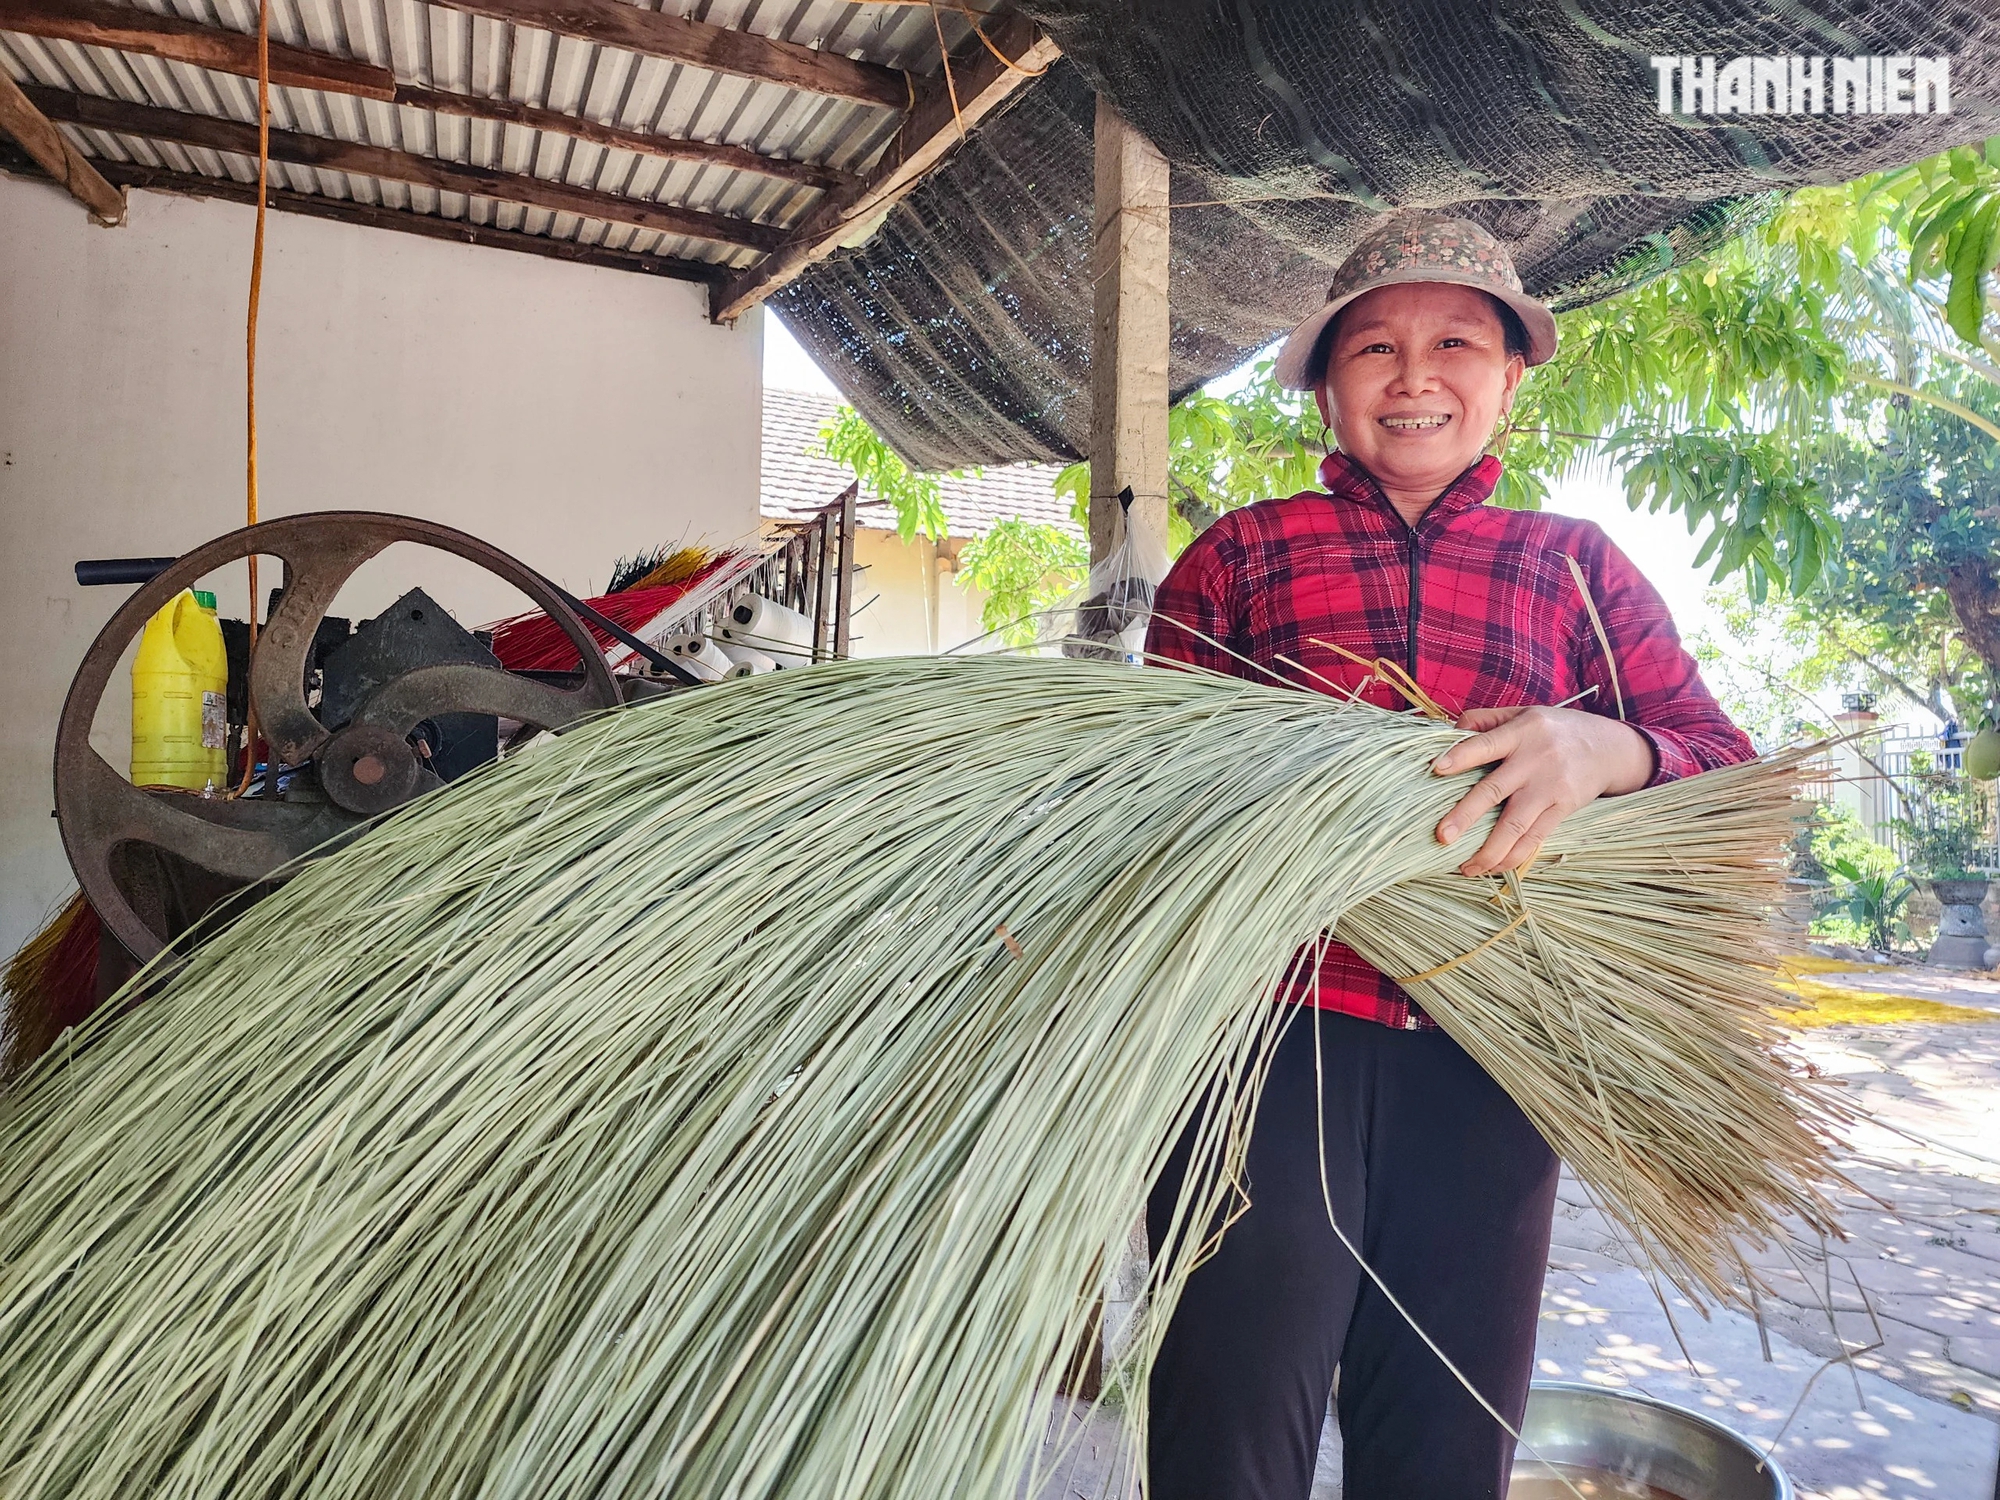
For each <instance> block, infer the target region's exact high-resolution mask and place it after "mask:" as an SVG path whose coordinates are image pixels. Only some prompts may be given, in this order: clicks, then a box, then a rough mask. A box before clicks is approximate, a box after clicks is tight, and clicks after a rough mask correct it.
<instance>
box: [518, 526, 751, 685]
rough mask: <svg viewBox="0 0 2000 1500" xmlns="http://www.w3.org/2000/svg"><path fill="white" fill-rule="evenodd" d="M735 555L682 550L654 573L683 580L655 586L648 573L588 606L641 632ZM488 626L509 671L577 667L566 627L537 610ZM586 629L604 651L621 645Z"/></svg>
mask: <svg viewBox="0 0 2000 1500" xmlns="http://www.w3.org/2000/svg"><path fill="white" fill-rule="evenodd" d="M732 556H734V554H733V553H727V552H723V553H708V552H704V551H702V550H701V549H700V548H698V547H683V548H682V549H681V550H680V551H678V552H676V553H674V554H673V555H672V556H670V557H668V558H667V559H665V560H664V561H663V562H661V563H659V564H658V565H657V566H656V567H655V569H654V572H663V571H672V570H688V569H691V571H683V573H682V576H681V577H679V578H677V579H673V580H671V581H666V582H660V583H654V582H651V581H650V580H651V575H650V574H649V575H648V576H647V578H645V579H642V580H641V581H640V583H639V584H638V585H636V586H634V587H632V588H627V589H621V590H619V591H618V592H617V593H612V594H600V595H598V596H597V597H596V598H594V599H587V600H585V601H584V602H585V603H586V604H588V605H589V606H590V607H591V608H592V609H594V610H596V611H597V612H598V613H599V614H601V615H603V616H604V617H605V618H606V619H607V620H610V621H613V622H614V623H616V624H617V625H618V626H620V627H621V628H622V629H625V630H630V631H639V630H642V629H643V628H644V627H646V626H647V625H650V624H651V623H652V622H653V621H654V620H657V619H658V618H659V617H660V616H661V615H662V614H663V613H665V612H666V611H667V610H669V609H671V608H673V606H674V605H675V604H676V603H678V602H679V601H680V600H681V599H682V598H683V597H684V596H685V595H686V594H687V593H688V592H689V591H690V590H691V589H693V588H694V586H695V585H696V584H698V583H700V582H701V581H702V580H703V579H705V578H707V577H708V576H709V575H710V574H712V573H714V572H715V570H716V569H717V568H720V567H721V566H722V565H723V564H724V563H726V562H728V561H729V560H730V558H731V557H732ZM486 628H487V629H488V630H490V631H492V632H493V654H494V655H495V656H497V657H499V658H500V665H501V666H503V667H505V668H506V669H507V670H508V671H510V672H563V671H569V670H572V669H574V668H575V667H576V665H577V658H576V647H575V646H573V645H571V644H570V639H569V637H568V636H566V635H564V634H563V632H562V627H561V626H559V625H557V624H556V622H555V621H554V620H552V619H550V618H549V617H548V616H547V615H545V614H543V613H541V611H539V610H536V611H534V612H532V613H529V614H525V615H516V616H514V617H513V618H512V619H509V620H502V621H500V622H499V623H497V624H494V625H489V626H487V627H486ZM587 628H588V629H589V631H590V633H591V636H592V637H593V638H594V639H595V640H596V641H597V644H598V646H599V648H600V649H603V650H607V651H608V650H610V649H611V648H612V647H613V646H615V645H616V644H617V642H616V641H614V640H613V639H612V638H611V635H610V634H609V633H608V632H607V631H604V630H602V629H600V628H598V627H597V626H596V625H588V626H587Z"/></svg>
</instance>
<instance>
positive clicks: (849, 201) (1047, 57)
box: [709, 15, 1062, 323]
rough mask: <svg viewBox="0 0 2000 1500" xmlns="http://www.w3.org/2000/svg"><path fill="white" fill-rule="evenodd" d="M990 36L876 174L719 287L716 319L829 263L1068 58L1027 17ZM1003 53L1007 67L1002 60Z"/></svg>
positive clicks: (917, 115)
mask: <svg viewBox="0 0 2000 1500" xmlns="http://www.w3.org/2000/svg"><path fill="white" fill-rule="evenodd" d="M987 37H988V41H989V42H990V44H991V48H992V50H989V49H988V48H987V47H985V46H982V47H981V48H980V49H979V51H978V52H977V53H976V54H975V55H974V56H973V57H972V59H971V60H970V62H969V63H967V62H955V63H954V64H953V66H952V75H951V77H952V85H953V88H952V89H951V90H947V89H943V88H939V89H937V90H935V91H934V92H932V93H930V94H928V95H926V96H925V98H924V99H923V101H922V102H921V103H919V104H918V106H917V108H916V109H915V110H914V111H912V112H911V114H910V116H909V118H908V119H906V120H904V121H903V126H902V129H900V130H898V131H897V132H896V134H895V137H894V138H893V139H892V140H891V141H890V142H889V145H888V147H887V149H886V150H885V151H884V152H883V153H882V159H881V161H880V162H879V163H878V164H877V165H876V167H875V170H874V171H872V172H870V173H869V174H868V176H867V177H866V178H865V179H863V180H862V181H861V182H859V183H857V184H855V185H854V186H853V187H850V188H847V189H844V190H841V191H837V192H832V193H828V194H827V195H826V196H825V197H824V198H822V199H820V201H819V202H818V203H817V204H815V205H814V207H813V209H812V211H811V212H810V213H809V214H807V215H806V218H805V221H804V222H803V223H801V224H800V225H799V226H798V227H797V228H796V229H794V230H792V231H790V232H789V233H788V234H787V235H786V236H785V239H784V243H783V244H782V245H780V246H779V247H778V248H777V249H775V250H773V251H772V252H771V253H770V254H769V255H767V256H766V257H765V258H764V259H763V260H761V261H759V262H758V263H757V264H756V265H754V266H752V267H750V269H749V270H747V271H744V272H742V273H740V274H739V275H737V276H735V277H733V278H731V279H730V280H729V281H727V282H726V283H723V284H720V285H718V286H717V287H716V289H715V293H714V296H713V297H712V299H711V303H710V308H709V316H710V317H712V318H713V319H715V321H716V322H718V323H724V322H728V321H729V320H730V319H732V318H736V317H738V316H740V315H741V314H743V313H744V312H746V311H747V310H749V309H750V308H752V307H755V306H756V305H757V304H758V303H759V302H762V301H763V300H764V299H765V298H766V297H768V296H770V295H771V293H773V292H775V291H777V290H778V289H779V288H780V287H782V286H784V285H786V284H787V283H788V282H790V281H792V280H793V279H794V278H796V277H797V276H798V275H799V274H800V273H801V272H803V271H804V270H805V269H806V268H807V267H808V266H811V265H813V264H815V263H817V262H818V261H821V260H824V259H825V258H826V257H827V256H828V255H830V254H832V253H833V251H834V250H835V249H837V248H838V247H839V246H840V244H841V242H842V241H843V240H845V239H847V238H848V237H850V236H851V235H852V234H853V233H854V229H855V226H856V225H858V224H863V223H866V222H867V221H869V220H870V219H873V218H877V217H879V216H880V215H883V214H886V213H887V212H888V211H889V209H891V208H892V207H894V206H895V204H896V203H897V202H898V201H900V200H901V199H902V198H903V197H904V195H906V194H907V193H908V192H909V191H910V190H911V189H912V188H914V187H915V186H916V185H917V184H918V183H919V182H921V181H923V179H924V178H925V177H926V176H927V175H929V173H930V172H932V171H933V170H934V169H936V168H937V167H938V166H939V165H940V164H941V163H942V162H943V161H944V159H945V158H946V157H947V156H948V155H950V154H951V151H952V148H953V147H955V146H956V145H957V144H958V143H959V141H960V140H961V139H962V132H965V131H970V130H972V129H974V128H975V127H976V126H977V125H978V124H979V122H980V121H981V120H983V119H985V118H986V117H987V116H988V115H990V114H992V113H993V111H994V110H996V109H998V108H999V107H1000V106H1001V105H1002V104H1004V103H1006V102H1007V100H1008V99H1009V98H1011V97H1012V96H1013V94H1014V91H1015V90H1016V89H1019V88H1020V87H1022V86H1023V85H1024V84H1028V83H1032V82H1033V81H1034V79H1035V77H1037V76H1038V75H1040V74H1041V73H1042V72H1043V71H1045V70H1046V69H1047V68H1048V66H1049V64H1051V63H1053V62H1054V61H1055V60H1056V59H1057V58H1058V57H1060V56H1062V51H1061V49H1060V48H1058V47H1057V46H1056V44H1055V43H1054V42H1053V41H1051V40H1050V39H1049V38H1047V37H1045V36H1043V35H1041V34H1040V33H1039V32H1038V31H1037V30H1036V29H1035V26H1034V23H1033V22H1031V21H1029V20H1028V19H1027V18H1026V17H1025V16H1019V15H1016V16H1013V17H1011V18H1010V19H1008V20H1007V21H1006V22H1004V23H1003V24H1002V25H1000V26H998V27H996V28H995V29H994V30H993V31H991V32H989V33H988V34H987ZM996 51H997V52H998V53H1000V54H1002V55H1003V56H1004V57H1005V58H1006V61H1004V62H1003V61H1002V60H1001V57H999V56H995V55H994V53H995V52H996ZM953 92H955V93H956V95H957V99H956V107H955V108H954V101H953V99H952V97H951V95H952V93H953Z"/></svg>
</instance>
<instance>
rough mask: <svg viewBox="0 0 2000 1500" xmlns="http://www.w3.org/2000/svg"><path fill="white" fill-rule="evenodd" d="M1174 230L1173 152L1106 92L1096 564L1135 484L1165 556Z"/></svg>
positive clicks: (1111, 542)
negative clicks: (1162, 149) (1170, 215)
mask: <svg viewBox="0 0 2000 1500" xmlns="http://www.w3.org/2000/svg"><path fill="white" fill-rule="evenodd" d="M1167 235H1168V226H1167V161H1166V158H1165V157H1163V156H1162V155H1160V153H1159V150H1158V148H1156V147H1155V146H1154V145H1153V143H1152V142H1151V141H1149V140H1147V139H1146V138H1145V137H1144V136H1142V135H1140V134H1139V132H1138V131H1136V130H1134V129H1133V128H1132V127H1131V126H1130V125H1128V124H1126V122H1125V121H1124V119H1123V118H1122V117H1121V116H1120V115H1119V114H1118V113H1117V112H1116V111H1115V110H1113V109H1112V108H1111V106H1110V105H1109V104H1107V103H1106V102H1105V101H1104V99H1103V98H1101V97H1100V98H1099V99H1098V101H1097V215H1096V230H1095V234H1094V237H1093V240H1092V245H1091V257H1090V264H1091V276H1092V279H1093V282H1094V284H1095V293H1096V295H1095V306H1094V311H1093V316H1092V319H1091V347H1090V398H1091V412H1090V556H1091V560H1092V561H1093V562H1095V561H1097V560H1098V559H1100V558H1102V557H1104V556H1105V555H1106V554H1107V553H1108V552H1110V551H1111V550H1112V549H1113V548H1114V547H1116V546H1117V545H1118V543H1119V541H1120V540H1121V539H1122V536H1123V532H1122V531H1121V529H1120V520H1119V504H1118V494H1119V492H1120V491H1121V490H1123V489H1125V488H1126V487H1127V486H1128V485H1129V486H1130V487H1131V490H1132V510H1131V524H1132V525H1134V526H1140V527H1145V528H1147V529H1148V530H1149V531H1151V532H1152V533H1153V534H1154V535H1155V536H1156V537H1157V538H1158V541H1159V551H1160V555H1161V556H1162V557H1164V556H1165V555H1166V539H1167V340H1168V333H1169V323H1168V317H1167ZM1154 581H1155V582H1157V581H1158V580H1157V579H1155V580H1154Z"/></svg>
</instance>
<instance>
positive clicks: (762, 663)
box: [715, 641, 778, 677]
mask: <svg viewBox="0 0 2000 1500" xmlns="http://www.w3.org/2000/svg"><path fill="white" fill-rule="evenodd" d="M715 649H716V650H718V651H720V652H721V653H722V654H723V655H724V656H726V657H728V658H729V659H730V660H731V661H732V662H734V663H736V665H737V666H739V667H745V668H748V670H747V671H745V672H743V673H741V674H740V675H741V676H744V677H749V676H753V675H755V674H756V673H759V672H775V671H777V670H778V660H777V658H776V657H773V656H768V655H766V654H765V653H764V652H762V651H759V650H758V649H757V648H756V647H755V646H739V645H737V644H736V642H734V641H717V642H716V643H715Z"/></svg>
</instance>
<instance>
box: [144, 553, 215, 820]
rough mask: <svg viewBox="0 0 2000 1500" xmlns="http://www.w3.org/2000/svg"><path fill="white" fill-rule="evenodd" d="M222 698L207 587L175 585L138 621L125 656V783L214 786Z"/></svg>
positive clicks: (211, 598)
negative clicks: (128, 772) (128, 665)
mask: <svg viewBox="0 0 2000 1500" xmlns="http://www.w3.org/2000/svg"><path fill="white" fill-rule="evenodd" d="M228 702H229V657H228V654H227V653H226V652H225V651H224V650H223V646H222V626H221V625H220V624H219V623H218V622H217V620H216V618H215V595H213V594H211V593H209V592H208V591H207V590H205V589H203V590H200V591H196V590H192V589H182V590H181V591H180V592H179V593H178V594H176V595H175V596H174V597H173V598H172V599H170V600H168V601H167V602H166V603H165V604H163V605H161V606H160V608H159V610H158V611H157V612H156V613H155V614H154V615H153V618H152V619H150V620H148V621H147V622H146V629H145V632H144V633H143V634H142V635H141V636H140V637H139V654H138V657H137V658H136V659H135V660H134V661H133V663H132V780H133V783H134V784H135V785H138V786H177V787H185V788H187V789H188V790H190V791H196V792H198V791H201V790H203V789H204V788H208V787H213V788H214V789H215V790H216V791H221V790H222V788H223V786H224V784H225V782H226V779H227V772H226V770H225V768H224V766H223V763H222V756H223V747H224V745H225V743H226V742H227V739H228V734H229V723H228Z"/></svg>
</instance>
